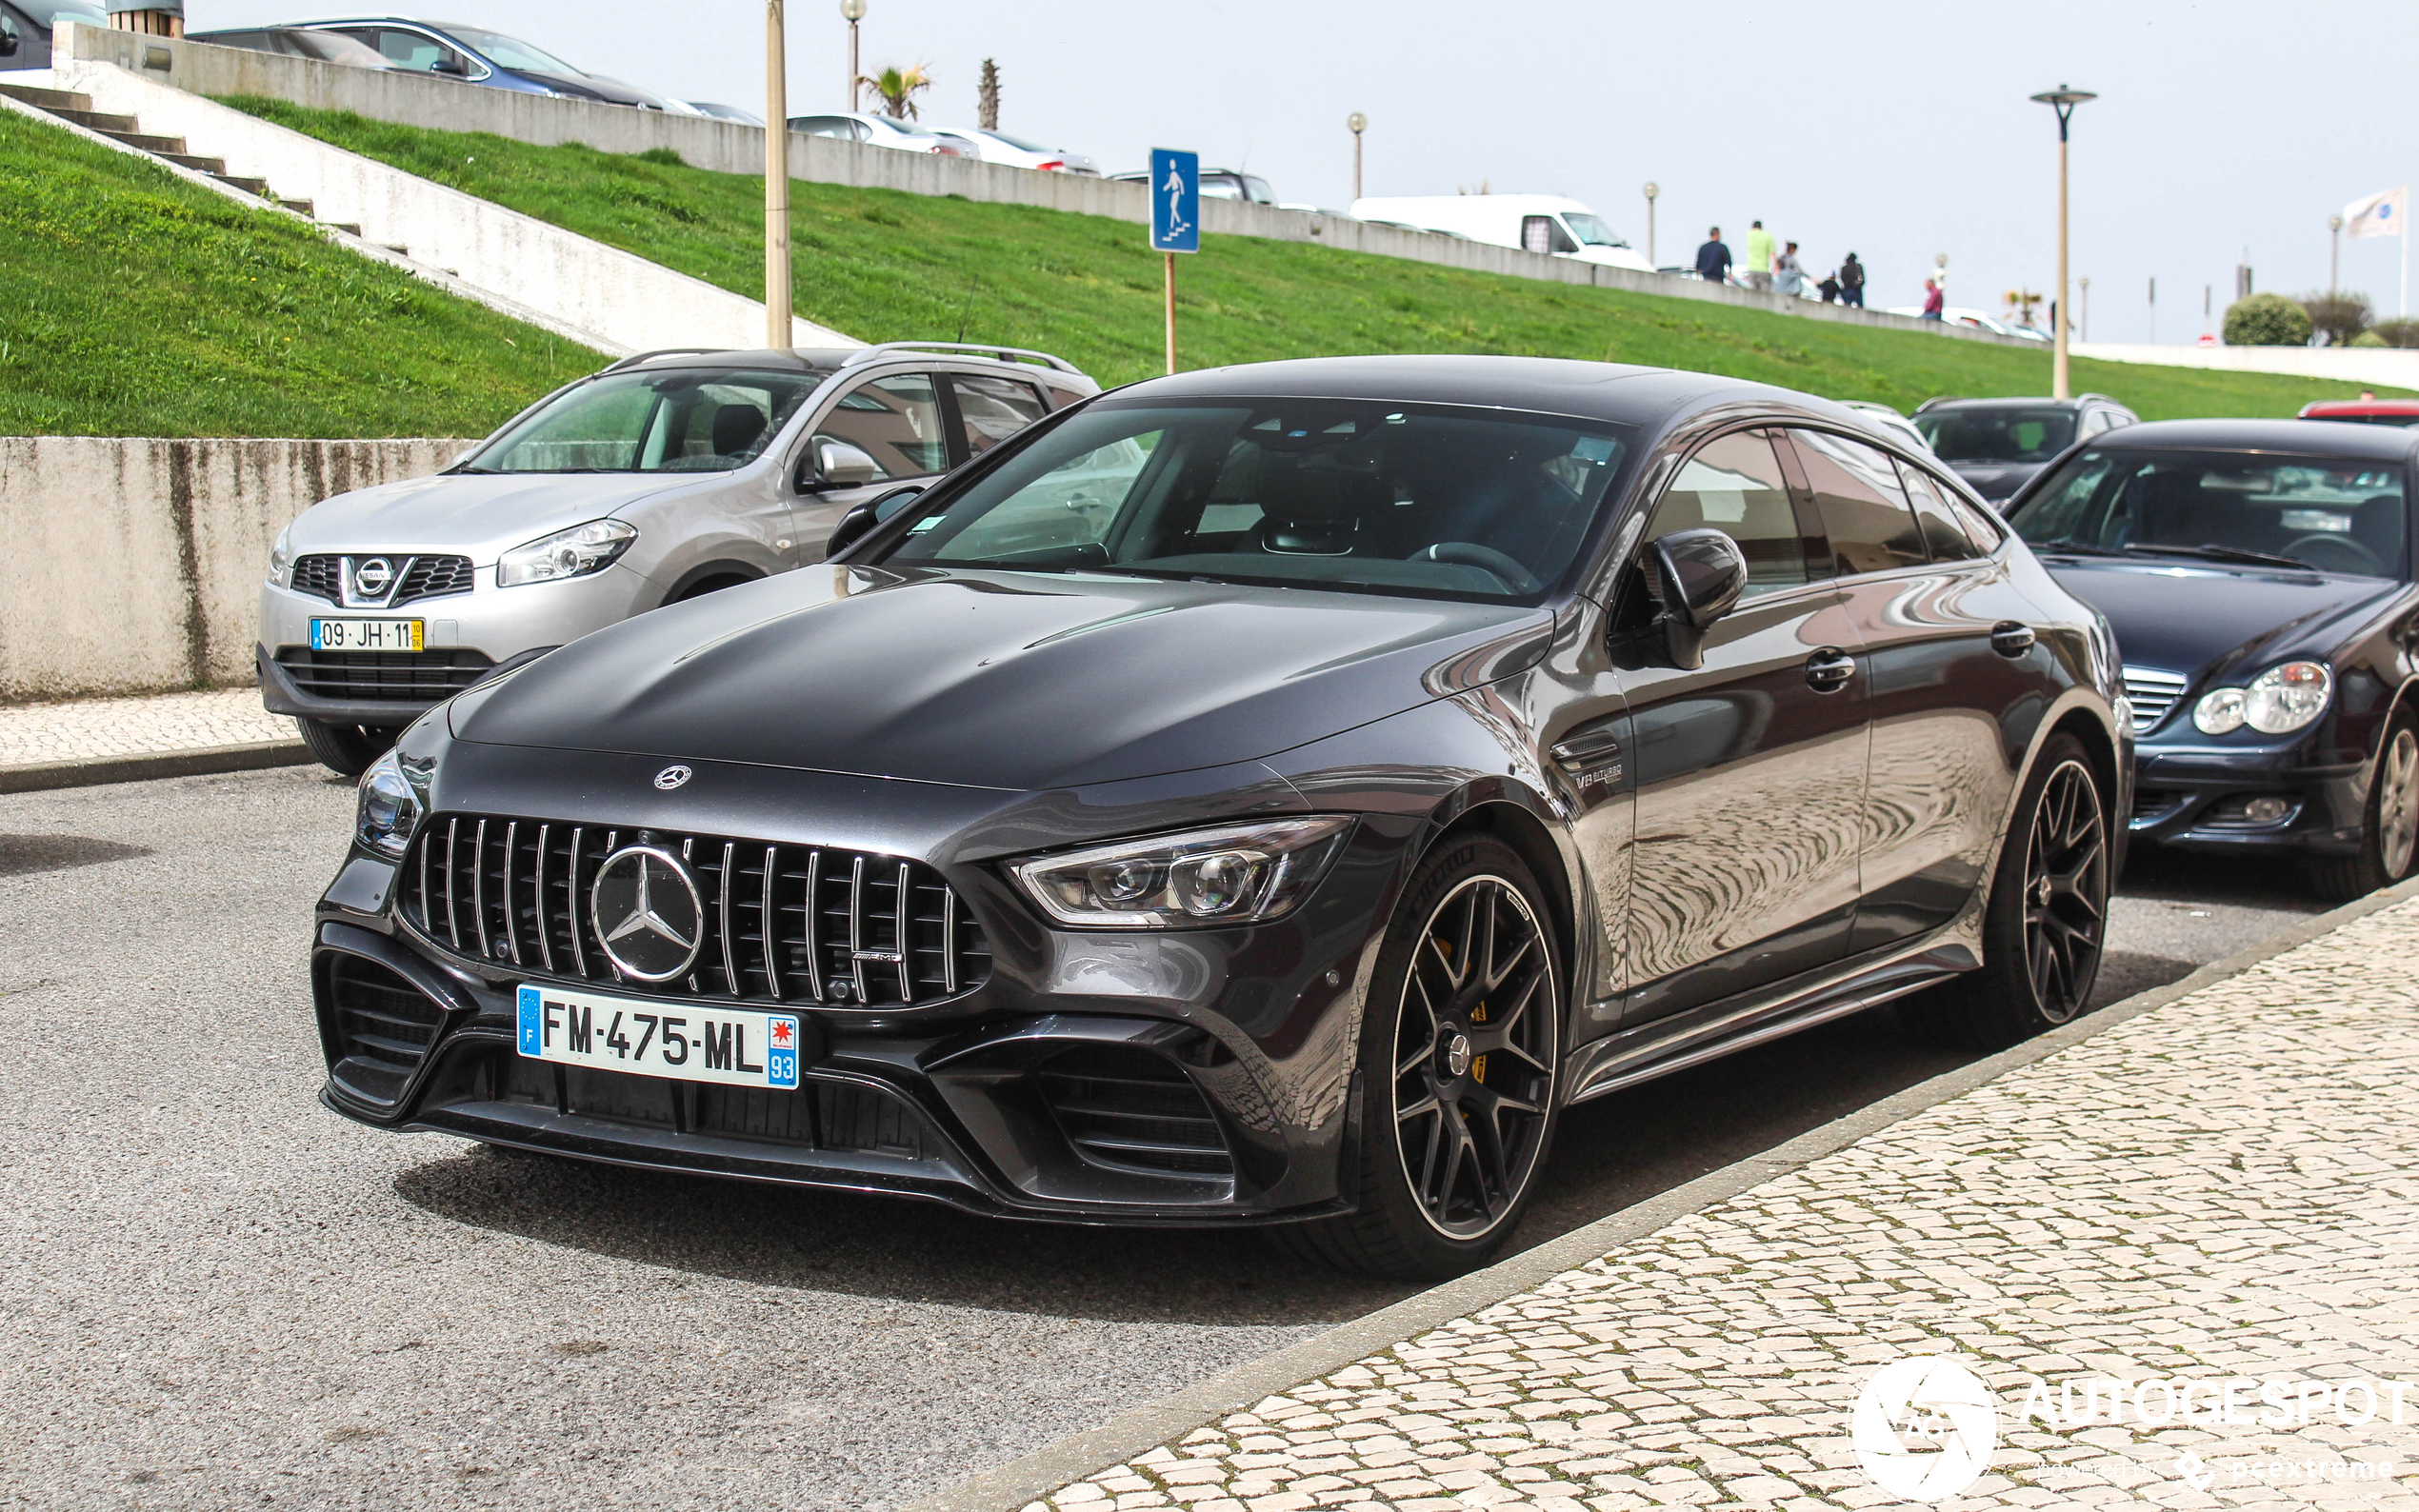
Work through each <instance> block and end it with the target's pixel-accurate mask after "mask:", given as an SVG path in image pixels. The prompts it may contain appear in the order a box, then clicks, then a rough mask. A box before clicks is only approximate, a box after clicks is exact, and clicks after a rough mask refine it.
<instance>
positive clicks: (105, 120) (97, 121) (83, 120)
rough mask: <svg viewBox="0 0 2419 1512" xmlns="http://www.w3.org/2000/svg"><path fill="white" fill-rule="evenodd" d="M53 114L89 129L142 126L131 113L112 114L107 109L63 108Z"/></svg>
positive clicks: (108, 129) (121, 129)
mask: <svg viewBox="0 0 2419 1512" xmlns="http://www.w3.org/2000/svg"><path fill="white" fill-rule="evenodd" d="M50 113H51V114H52V115H55V116H57V117H58V118H59V119H60V120H62V121H73V122H74V123H75V124H76V125H78V126H80V127H82V128H84V129H86V130H88V131H133V130H138V129H140V128H139V127H138V126H137V125H136V123H135V120H134V117H132V116H130V115H111V114H110V113H109V112H107V111H105V110H80V109H66V108H61V109H55V110H52V111H51V112H50Z"/></svg>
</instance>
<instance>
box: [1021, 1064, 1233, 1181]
mask: <svg viewBox="0 0 2419 1512" xmlns="http://www.w3.org/2000/svg"><path fill="white" fill-rule="evenodd" d="M1040 1080H1041V1092H1042V1101H1043V1102H1045V1103H1047V1104H1050V1112H1051V1113H1052V1114H1054V1115H1055V1116H1056V1117H1057V1119H1058V1126H1059V1129H1060V1131H1061V1132H1063V1133H1064V1134H1066V1136H1067V1142H1068V1143H1069V1144H1072V1145H1073V1146H1074V1147H1075V1152H1076V1153H1077V1154H1078V1155H1081V1156H1082V1157H1083V1158H1084V1159H1085V1160H1087V1161H1090V1162H1091V1163H1092V1164H1095V1165H1106V1166H1109V1167H1110V1168H1112V1169H1116V1170H1129V1171H1147V1172H1150V1174H1152V1175H1154V1176H1231V1175H1233V1174H1234V1158H1233V1157H1232V1156H1231V1155H1229V1153H1228V1151H1227V1142H1226V1137H1225V1136H1224V1135H1223V1134H1222V1133H1221V1132H1220V1131H1219V1128H1218V1121H1217V1119H1216V1118H1215V1117H1214V1116H1213V1115H1212V1114H1211V1113H1210V1104H1209V1101H1208V1100H1207V1099H1205V1098H1204V1097H1203V1096H1202V1095H1201V1091H1200V1089H1199V1088H1198V1087H1196V1086H1194V1085H1193V1084H1192V1079H1191V1078H1190V1077H1188V1076H1186V1075H1185V1073H1184V1071H1183V1069H1182V1068H1181V1067H1179V1066H1178V1065H1177V1064H1175V1063H1174V1062H1173V1061H1170V1060H1169V1059H1168V1058H1167V1057H1166V1056H1163V1055H1159V1054H1157V1053H1155V1052H1153V1051H1150V1050H1144V1049H1138V1048H1136V1047H1134V1046H1132V1045H1127V1044H1087V1045H1081V1046H1077V1047H1075V1048H1072V1049H1069V1050H1065V1051H1062V1052H1060V1053H1059V1054H1058V1055H1055V1056H1053V1057H1051V1058H1050V1060H1049V1061H1048V1062H1046V1063H1044V1064H1043V1066H1042V1068H1041V1077H1040Z"/></svg>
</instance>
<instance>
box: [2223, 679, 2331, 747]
mask: <svg viewBox="0 0 2419 1512" xmlns="http://www.w3.org/2000/svg"><path fill="white" fill-rule="evenodd" d="M2334 690H2335V678H2334V674H2333V673H2331V672H2329V671H2328V670H2327V667H2326V665H2325V664H2324V663H2321V662H2287V663H2286V664H2285V665H2284V666H2271V667H2269V669H2268V670H2267V671H2265V672H2262V673H2260V674H2259V675H2258V676H2257V677H2254V678H2252V679H2251V686H2249V687H2220V688H2212V689H2211V690H2210V691H2209V692H2208V693H2206V694H2204V695H2202V698H2201V701H2200V702H2199V703H2198V704H2196V705H2194V706H2192V724H2193V726H2195V727H2196V728H2198V729H2199V730H2200V732H2201V733H2202V734H2204V735H2224V734H2227V733H2228V732H2229V731H2232V730H2238V729H2241V728H2242V727H2243V726H2246V725H2249V726H2250V727H2251V728H2253V729H2255V730H2258V731H2259V732H2260V733H2261V734H2263V735H2284V734H2289V733H2290V732H2292V731H2294V730H2297V729H2300V728H2301V727H2302V726H2305V725H2308V724H2309V723H2310V722H2311V721H2312V720H2315V719H2316V718H2317V717H2318V716H2319V715H2321V714H2324V713H2326V712H2327V701H2328V699H2329V697H2330V696H2331V695H2332V694H2333V693H2334Z"/></svg>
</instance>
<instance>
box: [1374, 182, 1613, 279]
mask: <svg viewBox="0 0 2419 1512" xmlns="http://www.w3.org/2000/svg"><path fill="white" fill-rule="evenodd" d="M1352 214H1353V216H1354V217H1355V218H1356V219H1359V220H1376V221H1391V222H1396V223H1399V224H1403V225H1409V226H1417V227H1421V228H1423V229H1429V230H1439V231H1451V232H1454V233H1456V234H1458V235H1462V236H1467V237H1469V239H1470V240H1471V241H1473V242H1485V243H1488V244H1489V245H1490V246H1494V247H1517V248H1521V249H1524V250H1527V251H1531V252H1549V253H1552V254H1554V255H1556V256H1560V257H1569V258H1575V259H1577V260H1578V261H1580V262H1583V263H1602V264H1604V265H1605V266H1606V267H1608V268H1629V269H1636V270H1637V271H1639V272H1642V273H1651V272H1653V271H1654V270H1655V269H1654V265H1653V264H1652V263H1649V262H1648V261H1647V260H1646V258H1645V257H1643V256H1641V255H1640V254H1639V253H1638V252H1637V251H1635V250H1633V249H1631V248H1630V246H1629V243H1628V242H1626V241H1623V240H1622V239H1621V237H1620V235H1619V234H1618V233H1616V232H1615V231H1614V230H1613V229H1612V228H1611V227H1610V226H1608V225H1606V224H1605V221H1604V218H1603V217H1602V216H1600V215H1598V214H1597V213H1596V212H1595V211H1593V210H1591V209H1589V208H1588V207H1587V206H1585V205H1583V204H1581V203H1580V202H1579V201H1577V200H1567V199H1562V198H1559V197H1557V196H1555V195H1551V194H1429V195H1420V196H1410V197H1403V198H1394V199H1359V200H1354V201H1353V202H1352Z"/></svg>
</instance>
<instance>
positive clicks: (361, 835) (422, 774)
mask: <svg viewBox="0 0 2419 1512" xmlns="http://www.w3.org/2000/svg"><path fill="white" fill-rule="evenodd" d="M434 766H435V764H434V763H433V762H430V763H427V764H424V765H423V766H422V767H421V768H420V769H419V770H416V771H415V770H413V769H411V768H410V767H408V766H405V764H404V763H403V762H402V760H401V759H399V758H398V757H397V756H396V755H395V753H394V752H393V751H389V752H387V753H386V754H385V755H384V756H381V757H379V758H378V759H377V760H376V761H374V762H371V763H370V769H369V770H368V771H366V772H363V773H362V774H361V788H360V795H359V797H358V799H357V800H356V802H355V804H354V806H353V822H352V833H353V838H354V839H355V840H357V841H359V842H360V843H361V848H362V849H364V850H367V851H369V852H370V853H371V854H372V855H378V856H384V857H386V858H387V859H388V860H390V861H401V860H402V859H403V853H404V852H405V851H407V850H409V849H410V848H411V835H412V831H414V830H416V829H418V828H419V827H420V821H421V819H422V818H424V817H425V816H426V815H427V814H428V811H429V794H428V785H429V778H430V775H431V773H432V771H433V769H434Z"/></svg>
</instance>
